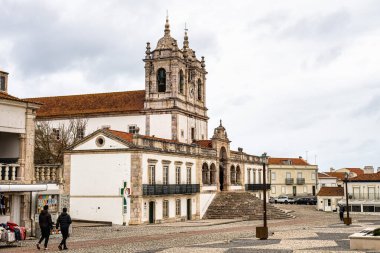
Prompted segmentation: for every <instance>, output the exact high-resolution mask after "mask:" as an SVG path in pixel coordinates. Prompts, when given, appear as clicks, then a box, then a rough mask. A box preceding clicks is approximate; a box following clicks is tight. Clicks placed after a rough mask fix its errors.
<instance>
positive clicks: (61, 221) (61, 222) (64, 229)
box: [56, 207, 71, 250]
mask: <svg viewBox="0 0 380 253" xmlns="http://www.w3.org/2000/svg"><path fill="white" fill-rule="evenodd" d="M62 211H63V212H62V213H61V214H60V215H59V217H58V220H57V224H56V228H57V229H58V227H59V226H61V233H62V241H61V243H60V244H59V246H58V249H59V250H62V249H65V250H66V249H68V248H67V246H66V239H67V237H68V236H69V227H70V224H71V217H70V215H69V214H68V213H67V208H66V207H64V208H63V210H62ZM62 246H63V248H62Z"/></svg>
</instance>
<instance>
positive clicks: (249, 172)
mask: <svg viewBox="0 0 380 253" xmlns="http://www.w3.org/2000/svg"><path fill="white" fill-rule="evenodd" d="M247 177H248V184H251V169H248V170H247Z"/></svg>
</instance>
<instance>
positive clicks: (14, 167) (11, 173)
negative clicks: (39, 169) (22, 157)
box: [0, 163, 20, 181]
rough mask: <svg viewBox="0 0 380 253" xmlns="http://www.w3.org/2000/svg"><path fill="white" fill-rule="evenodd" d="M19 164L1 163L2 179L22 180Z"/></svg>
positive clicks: (0, 178)
mask: <svg viewBox="0 0 380 253" xmlns="http://www.w3.org/2000/svg"><path fill="white" fill-rule="evenodd" d="M19 170H20V165H19V164H4V163H0V173H1V177H0V180H2V181H16V180H20V177H19Z"/></svg>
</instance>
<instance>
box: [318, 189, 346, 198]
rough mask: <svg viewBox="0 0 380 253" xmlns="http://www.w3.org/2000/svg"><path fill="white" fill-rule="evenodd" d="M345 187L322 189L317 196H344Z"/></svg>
mask: <svg viewBox="0 0 380 253" xmlns="http://www.w3.org/2000/svg"><path fill="white" fill-rule="evenodd" d="M343 195H344V188H343V187H322V188H321V189H320V190H319V192H318V194H317V196H343Z"/></svg>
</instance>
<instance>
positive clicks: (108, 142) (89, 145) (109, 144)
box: [74, 133, 128, 150]
mask: <svg viewBox="0 0 380 253" xmlns="http://www.w3.org/2000/svg"><path fill="white" fill-rule="evenodd" d="M98 137H103V139H104V145H103V146H98V145H96V140H97V138H98ZM120 148H128V147H127V146H126V145H125V144H124V143H122V142H119V141H116V140H112V139H110V138H108V137H106V136H105V135H103V134H102V133H99V134H97V135H96V136H94V137H93V138H90V139H89V140H88V141H86V142H84V143H82V144H80V145H79V146H77V147H76V148H75V149H74V150H99V149H120Z"/></svg>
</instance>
